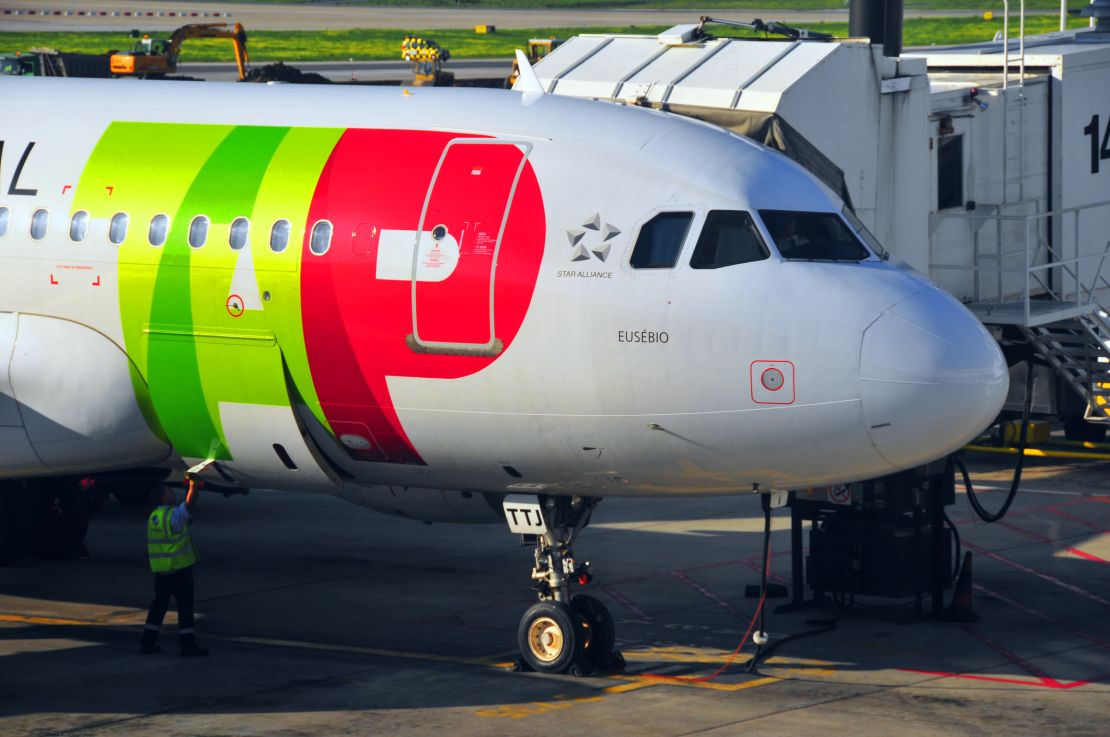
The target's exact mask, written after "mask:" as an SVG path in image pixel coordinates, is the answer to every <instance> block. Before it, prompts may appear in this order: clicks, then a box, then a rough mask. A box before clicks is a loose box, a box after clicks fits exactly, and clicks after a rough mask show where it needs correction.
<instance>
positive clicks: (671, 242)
mask: <svg viewBox="0 0 1110 737" xmlns="http://www.w3.org/2000/svg"><path fill="white" fill-rule="evenodd" d="M693 218H694V215H693V213H690V212H663V213H660V214H658V215H656V216H655V217H653V218H652V219H651V220H649V221H647V222H646V223H644V224H643V226H642V227H641V228H640V235H639V236H638V237H637V238H636V247H635V248H633V249H632V259H631V260H630V263H631V264H632V268H634V269H670V268H673V267H674V265H675V264H676V263H677V262H678V254H679V252H680V251H681V250H682V244H683V243H685V242H686V234H687V233H688V232H690V221H691V220H693Z"/></svg>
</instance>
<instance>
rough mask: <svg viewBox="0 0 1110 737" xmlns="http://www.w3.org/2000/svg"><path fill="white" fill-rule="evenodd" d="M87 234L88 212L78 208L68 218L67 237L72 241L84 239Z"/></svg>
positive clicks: (76, 241)
mask: <svg viewBox="0 0 1110 737" xmlns="http://www.w3.org/2000/svg"><path fill="white" fill-rule="evenodd" d="M88 234H89V213H87V212H85V211H84V210H78V211H77V212H75V213H73V217H72V218H70V220H69V239H70V240H71V241H73V242H74V243H80V242H81V241H83V240H85V236H87V235H88Z"/></svg>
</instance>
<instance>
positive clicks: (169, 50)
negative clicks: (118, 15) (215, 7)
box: [111, 23, 249, 81]
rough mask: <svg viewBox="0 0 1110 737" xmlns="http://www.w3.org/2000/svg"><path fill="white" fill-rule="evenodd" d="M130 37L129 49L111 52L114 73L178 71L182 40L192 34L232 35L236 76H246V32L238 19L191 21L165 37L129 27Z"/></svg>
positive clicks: (137, 74) (151, 74) (142, 74)
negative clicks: (132, 40) (222, 21)
mask: <svg viewBox="0 0 1110 737" xmlns="http://www.w3.org/2000/svg"><path fill="white" fill-rule="evenodd" d="M131 37H132V38H135V39H137V40H136V42H135V45H134V46H133V47H132V49H131V50H130V51H120V52H116V53H114V54H112V61H111V69H112V74H114V75H116V76H119V77H154V78H157V77H165V76H166V75H167V74H173V73H174V72H176V71H177V57H178V55H179V54H180V53H181V44H183V43H184V42H185V41H186V40H188V39H193V38H229V39H231V42H232V45H233V46H234V48H235V64H236V66H237V67H238V68H239V80H240V81H242V80H243V78H244V77H246V76H247V71H248V65H249V60H248V56H247V32H246V31H245V30H244V29H243V26H242V24H241V23H234V24H232V23H190V24H189V25H185V26H181V27H180V28H178V29H177V30H175V31H174V32H173V34H171V35H170V37H169V38H168V39H162V38H158V39H152V38H151V37H150V36H149V35H148V34H143V35H142V36H141V37H140V35H139V32H138V31H132V32H131Z"/></svg>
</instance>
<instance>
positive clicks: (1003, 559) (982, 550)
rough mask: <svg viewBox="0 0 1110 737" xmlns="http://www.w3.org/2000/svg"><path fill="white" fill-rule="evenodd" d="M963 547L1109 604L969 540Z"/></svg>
mask: <svg viewBox="0 0 1110 737" xmlns="http://www.w3.org/2000/svg"><path fill="white" fill-rule="evenodd" d="M964 547H965V548H968V549H969V550H974V551H975V552H977V553H979V554H981V555H985V556H987V557H989V558H993V559H995V560H997V561H999V562H1000V563H1005V564H1006V565H1008V566H1011V567H1013V568H1016V569H1018V570H1019V571H1024V572H1025V573H1028V574H1030V575H1033V576H1036V577H1037V578H1040V579H1042V580H1045V581H1048V582H1049V583H1051V584H1054V585H1056V586H1059V587H1060V588H1062V589H1066V590H1067V591H1070V592H1072V593H1073V594H1079V595H1080V596H1083V597H1086V598H1088V599H1090V600H1091V601H1095V602H1098V603H1099V604H1103V605H1104V606H1110V601H1107V600H1106V599H1103V598H1102V597H1101V596H1096V595H1094V594H1092V593H1091V592H1090V591H1087V590H1086V589H1083V588H1080V587H1079V586H1076V585H1074V584H1070V583H1067V582H1066V581H1061V580H1060V579H1058V578H1056V577H1055V576H1050V575H1048V574H1047V573H1041V572H1040V571H1038V570H1035V569H1033V568H1030V567H1029V566H1027V565H1025V564H1023V563H1018V562H1017V561H1014V560H1010V559H1009V558H1007V557H1005V556H1003V555H999V554H998V553H992V552H991V551H989V550H987V549H985V548H981V547H979V546H978V545H976V544H975V543H970V542H966V541H965V542H964Z"/></svg>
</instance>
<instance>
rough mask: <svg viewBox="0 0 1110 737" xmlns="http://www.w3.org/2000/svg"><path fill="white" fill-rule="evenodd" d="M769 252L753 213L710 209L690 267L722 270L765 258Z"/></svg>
mask: <svg viewBox="0 0 1110 737" xmlns="http://www.w3.org/2000/svg"><path fill="white" fill-rule="evenodd" d="M769 255H770V254H769V253H768V251H767V246H765V245H763V239H762V238H760V237H759V231H757V230H756V228H755V222H753V221H752V216H751V215H749V214H748V213H746V212H740V211H736V210H710V212H709V215H708V216H707V217H706V218H705V226H704V227H703V228H702V231H701V236H700V237H698V245H697V246H695V247H694V255H693V256H692V257H691V258H690V268H692V269H719V268H721V267H722V266H732V265H734V264H746V263H748V262H749V261H761V260H763V259H765V258H767V257H768V256H769Z"/></svg>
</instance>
